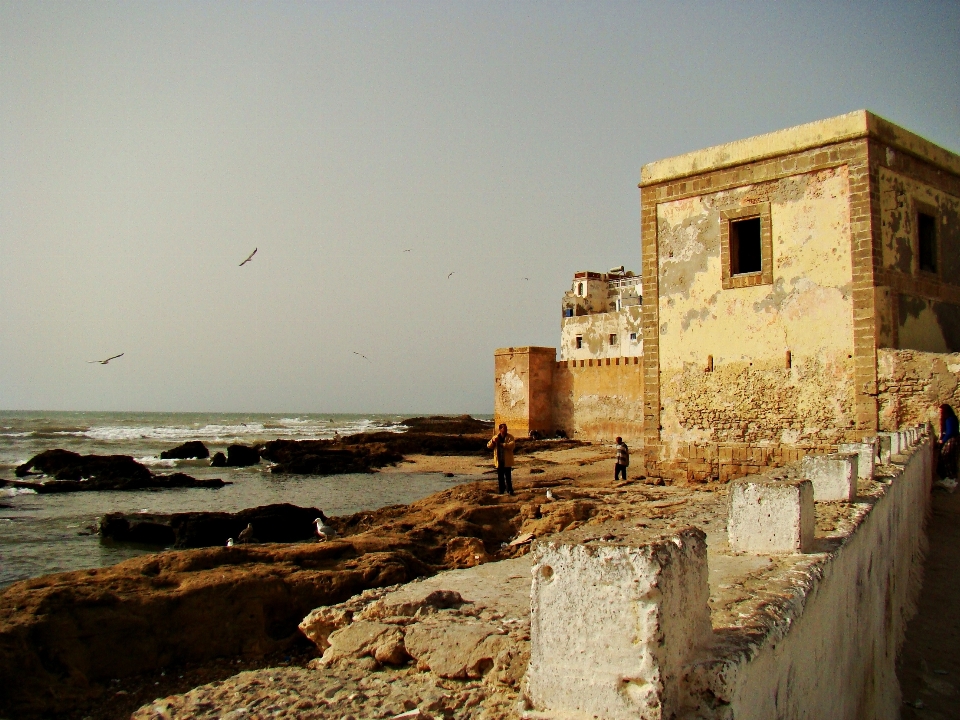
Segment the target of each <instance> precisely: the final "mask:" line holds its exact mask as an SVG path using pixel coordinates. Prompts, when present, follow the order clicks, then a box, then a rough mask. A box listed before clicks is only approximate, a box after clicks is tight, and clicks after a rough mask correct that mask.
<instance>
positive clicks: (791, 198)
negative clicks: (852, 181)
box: [657, 166, 855, 459]
mask: <svg viewBox="0 0 960 720" xmlns="http://www.w3.org/2000/svg"><path fill="white" fill-rule="evenodd" d="M763 202H769V203H770V215H771V225H772V235H773V284H772V285H761V286H755V287H747V288H737V289H728V290H724V289H723V287H722V284H721V277H722V275H721V265H720V263H721V260H720V221H721V219H720V212H721V211H722V210H729V209H734V208H739V207H743V206H748V205H755V204H758V203H763ZM657 238H658V246H659V248H658V249H659V267H658V275H659V308H658V309H659V323H660V327H659V330H660V333H659V334H660V393H661V404H662V406H663V410H662V412H661V426H662V430H661V443H662V449H661V452H662V454H663V459H669V458H670V457H672V456H673V455H675V454H676V448H677V447H678V445H680V444H683V443H709V442H718V441H719V442H749V443H755V442H773V443H778V442H783V443H787V444H791V445H792V444H803V443H811V442H823V441H828V442H829V441H836V440H837V439H843V438H844V436H845V434H846V432H845V429H846V428H850V427H852V425H853V422H854V417H855V416H854V405H853V402H854V387H853V377H854V375H853V373H854V363H853V359H852V354H853V305H852V298H851V284H852V263H851V248H850V242H851V241H850V221H849V201H848V176H847V169H846V167H845V166H841V167H837V168H832V169H827V170H822V171H819V172H815V173H808V174H801V175H795V176H791V177H788V178H785V179H782V180H778V181H774V182H769V183H763V184H757V185H748V186H743V187H739V188H735V189H733V190H729V191H723V192H718V193H713V194H708V195H702V196H697V197H691V198H686V199H681V200H676V201H672V202H667V203H661V204H659V205H658V207H657ZM787 350H790V351H791V355H792V367H791V368H789V369H787V367H786V351H787ZM710 355H712V356H713V363H714V370H713V372H705V371H704V369H705V367H706V364H707V358H708V356H710Z"/></svg>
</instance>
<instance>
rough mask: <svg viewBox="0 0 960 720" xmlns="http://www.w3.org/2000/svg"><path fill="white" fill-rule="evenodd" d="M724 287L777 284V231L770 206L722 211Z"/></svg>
mask: <svg viewBox="0 0 960 720" xmlns="http://www.w3.org/2000/svg"><path fill="white" fill-rule="evenodd" d="M720 258H721V271H722V273H723V278H722V279H723V287H724V289H727V290H731V289H735V288H744V287H752V286H754V285H772V284H773V229H772V227H771V223H770V203H768V202H763V203H757V204H755V205H747V206H745V207H738V208H731V209H729V210H721V211H720Z"/></svg>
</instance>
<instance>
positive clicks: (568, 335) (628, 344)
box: [560, 305, 643, 361]
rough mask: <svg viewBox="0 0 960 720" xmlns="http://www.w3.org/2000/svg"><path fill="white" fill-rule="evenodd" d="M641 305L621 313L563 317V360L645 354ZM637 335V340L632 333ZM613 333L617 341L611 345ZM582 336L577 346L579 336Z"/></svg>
mask: <svg viewBox="0 0 960 720" xmlns="http://www.w3.org/2000/svg"><path fill="white" fill-rule="evenodd" d="M642 315H643V313H642V309H641V307H640V306H639V305H634V306H631V307H626V308H623V309H622V310H620V311H619V312H606V313H596V314H594V315H580V316H579V317H570V318H563V320H562V321H561V326H560V360H561V361H562V360H591V359H597V358H608V357H609V358H615V357H640V356H642V355H643V317H642ZM631 334H634V335H636V338H635V339H634V340H631V339H630V335H631ZM610 335H616V336H617V342H616V344H614V345H611V344H610ZM578 336H579V337H580V338H582V341H581V347H579V348H578V347H577V337H578Z"/></svg>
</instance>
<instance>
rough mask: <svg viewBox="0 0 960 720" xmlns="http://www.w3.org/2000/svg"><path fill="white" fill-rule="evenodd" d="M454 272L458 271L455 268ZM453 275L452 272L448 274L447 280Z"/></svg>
mask: <svg viewBox="0 0 960 720" xmlns="http://www.w3.org/2000/svg"><path fill="white" fill-rule="evenodd" d="M453 272H456V270H454V271H453ZM451 277H453V273H450V274H449V275H447V280H449V279H450V278H451Z"/></svg>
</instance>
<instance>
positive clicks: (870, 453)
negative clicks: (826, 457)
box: [839, 441, 877, 480]
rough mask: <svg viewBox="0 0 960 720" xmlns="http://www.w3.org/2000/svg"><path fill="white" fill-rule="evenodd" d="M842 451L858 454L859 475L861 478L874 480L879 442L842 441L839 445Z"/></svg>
mask: <svg viewBox="0 0 960 720" xmlns="http://www.w3.org/2000/svg"><path fill="white" fill-rule="evenodd" d="M839 451H840V452H841V453H856V454H857V476H858V477H859V478H860V479H861V480H873V472H874V459H875V458H876V456H877V443H876V441H873V442H862V443H841V444H840V447H839Z"/></svg>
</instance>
